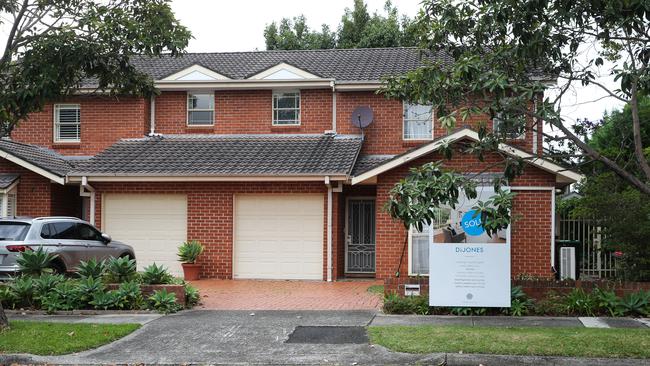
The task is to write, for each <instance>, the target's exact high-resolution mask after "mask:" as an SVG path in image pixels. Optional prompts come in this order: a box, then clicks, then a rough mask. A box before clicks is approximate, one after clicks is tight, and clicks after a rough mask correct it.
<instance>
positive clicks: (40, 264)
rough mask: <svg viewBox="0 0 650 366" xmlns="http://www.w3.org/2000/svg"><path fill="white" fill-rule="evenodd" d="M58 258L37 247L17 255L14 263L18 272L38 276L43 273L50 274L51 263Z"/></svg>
mask: <svg viewBox="0 0 650 366" xmlns="http://www.w3.org/2000/svg"><path fill="white" fill-rule="evenodd" d="M57 257H58V256H57V255H56V254H54V255H53V254H50V253H48V252H46V251H45V249H43V247H38V248H37V249H36V250H26V251H24V252H22V253H20V254H19V255H18V257H17V258H16V263H18V266H20V271H21V272H22V273H24V274H27V275H31V276H40V275H41V274H43V273H48V272H52V262H53V261H54V259H56V258H57Z"/></svg>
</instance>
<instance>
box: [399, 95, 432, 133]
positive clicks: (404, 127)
mask: <svg viewBox="0 0 650 366" xmlns="http://www.w3.org/2000/svg"><path fill="white" fill-rule="evenodd" d="M415 105H418V106H425V107H431V121H429V122H430V123H431V135H430V136H429V137H426V138H421V137H418V138H407V137H406V122H409V121H424V119H407V118H406V109H407V108H408V106H415ZM434 121H435V112H434V110H433V106H428V105H424V104H416V103H408V102H402V140H404V141H430V140H433V128H434Z"/></svg>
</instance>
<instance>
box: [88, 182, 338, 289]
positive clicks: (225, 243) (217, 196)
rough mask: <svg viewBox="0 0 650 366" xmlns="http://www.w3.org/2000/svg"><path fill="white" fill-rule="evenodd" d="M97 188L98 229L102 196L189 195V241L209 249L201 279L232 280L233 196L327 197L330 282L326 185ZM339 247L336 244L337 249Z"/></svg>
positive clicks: (128, 185)
mask: <svg viewBox="0 0 650 366" xmlns="http://www.w3.org/2000/svg"><path fill="white" fill-rule="evenodd" d="M93 187H95V189H96V190H97V192H98V194H97V195H96V213H95V218H96V221H95V222H96V223H97V226H101V222H102V221H101V212H102V207H101V202H102V200H101V196H102V194H105V193H142V194H147V193H161V194H174V193H175V194H186V195H187V205H188V211H187V220H188V223H187V239H188V240H189V239H192V240H199V241H201V242H202V243H203V245H205V247H206V250H205V252H204V254H203V255H202V256H201V258H200V260H199V263H200V264H201V276H202V277H203V278H225V279H229V278H232V253H233V252H232V243H233V195H235V194H258V193H259V194H268V193H273V194H306V193H310V194H314V193H316V194H323V211H324V212H323V279H326V278H327V277H326V273H327V272H326V271H327V232H326V231H327V189H326V186H325V184H323V183H320V182H302V183H94V184H93ZM334 201H336V200H334ZM337 212H338V211H334V214H333V217H332V222H333V223H336V222H338V220H339V218H338V215H337ZM109 234H110V233H109ZM179 244H180V243H179ZM336 245H337V243H336V242H334V243H333V246H334V247H336Z"/></svg>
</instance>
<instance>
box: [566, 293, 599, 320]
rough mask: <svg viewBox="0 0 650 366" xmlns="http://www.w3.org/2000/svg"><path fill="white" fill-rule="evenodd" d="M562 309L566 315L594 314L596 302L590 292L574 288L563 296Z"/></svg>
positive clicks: (596, 306)
mask: <svg viewBox="0 0 650 366" xmlns="http://www.w3.org/2000/svg"><path fill="white" fill-rule="evenodd" d="M564 309H565V311H566V313H567V314H568V315H584V316H594V315H595V313H596V310H597V309H598V303H597V301H596V298H595V297H594V296H592V295H591V294H590V293H587V292H585V291H584V290H583V289H581V288H574V289H573V290H571V292H569V293H568V294H567V295H566V296H565V297H564Z"/></svg>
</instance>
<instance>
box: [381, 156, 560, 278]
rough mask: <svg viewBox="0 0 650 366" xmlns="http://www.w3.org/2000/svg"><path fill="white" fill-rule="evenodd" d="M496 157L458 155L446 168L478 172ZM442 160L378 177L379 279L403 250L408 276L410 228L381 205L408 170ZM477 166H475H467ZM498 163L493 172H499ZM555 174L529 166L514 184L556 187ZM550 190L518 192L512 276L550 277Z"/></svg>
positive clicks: (389, 274) (392, 271) (390, 271)
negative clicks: (524, 274) (483, 160)
mask: <svg viewBox="0 0 650 366" xmlns="http://www.w3.org/2000/svg"><path fill="white" fill-rule="evenodd" d="M497 159H498V158H497V157H495V156H488V157H486V162H485V163H479V162H478V161H477V160H476V158H474V157H472V156H468V155H464V156H461V155H456V156H455V158H454V159H453V160H451V161H445V162H444V165H445V167H448V168H451V169H454V170H459V171H462V172H472V171H474V172H477V171H479V168H480V167H485V166H487V164H490V163H491V162H494V161H497ZM439 160H442V156H440V155H439V154H437V153H436V154H431V155H429V156H427V157H425V158H421V159H418V160H416V161H414V162H412V163H411V164H406V165H404V166H401V167H399V168H396V169H393V170H391V171H389V172H387V173H384V174H382V175H380V176H379V177H378V180H377V207H378V209H377V215H376V225H377V278H382V279H386V278H390V277H392V276H394V274H395V272H396V271H397V270H398V264H399V258H400V256H401V254H402V250H404V259H403V261H402V263H401V265H400V266H399V271H400V272H401V274H402V276H407V275H408V248H406V249H404V243H405V240H406V238H407V231H406V230H405V229H404V227H403V225H402V223H401V222H398V221H394V220H393V219H392V218H391V217H390V215H389V214H388V213H387V212H385V211H383V210H382V209H381V207H382V206H383V205H384V204H385V202H386V201H387V200H388V198H389V191H390V190H391V189H392V187H393V186H394V185H395V183H397V182H398V181H399V180H400V179H402V178H403V177H405V176H406V175H407V174H408V169H409V168H410V167H413V166H419V165H422V164H423V163H425V162H428V161H439ZM468 167H475V168H468ZM499 168H500V167H498V166H495V167H492V168H491V169H489V170H491V171H499ZM553 184H554V176H553V175H551V174H549V173H546V172H544V171H541V170H539V169H537V168H533V167H527V168H526V169H525V172H524V174H523V175H522V176H521V177H519V178H518V179H517V180H516V181H514V182H513V183H512V186H513V187H517V186H520V187H521V186H540V187H549V188H550V187H553ZM551 192H552V191H551V190H533V191H517V196H516V198H515V201H514V207H513V215H514V216H518V219H516V220H515V221H514V222H513V224H512V228H511V245H512V247H511V248H512V251H511V258H512V275H513V276H516V275H518V274H523V273H526V274H530V275H536V276H550V275H551V265H550V255H551V251H550V245H551V227H552V222H551V216H552V212H551Z"/></svg>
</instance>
